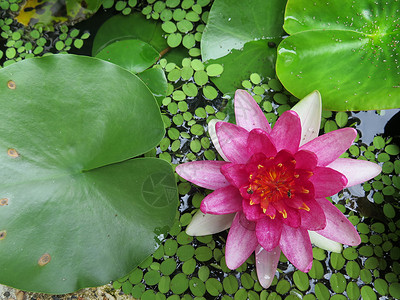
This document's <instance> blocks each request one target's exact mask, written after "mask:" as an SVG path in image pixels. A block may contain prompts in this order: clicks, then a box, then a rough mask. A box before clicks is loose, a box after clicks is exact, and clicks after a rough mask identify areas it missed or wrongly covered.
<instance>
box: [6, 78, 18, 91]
mask: <svg viewBox="0 0 400 300" xmlns="http://www.w3.org/2000/svg"><path fill="white" fill-rule="evenodd" d="M7 87H8V88H9V89H10V90H15V89H16V88H17V85H16V84H15V82H14V81H12V80H9V81H8V82H7Z"/></svg>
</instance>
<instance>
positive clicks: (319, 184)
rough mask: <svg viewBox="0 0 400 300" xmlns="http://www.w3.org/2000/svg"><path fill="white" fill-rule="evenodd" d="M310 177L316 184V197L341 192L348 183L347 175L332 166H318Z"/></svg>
mask: <svg viewBox="0 0 400 300" xmlns="http://www.w3.org/2000/svg"><path fill="white" fill-rule="evenodd" d="M313 173H314V175H313V176H311V178H310V179H309V180H310V181H311V182H312V183H313V185H314V191H315V197H316V198H322V197H329V196H332V195H335V194H336V193H338V192H340V191H341V190H342V189H343V188H344V187H345V186H346V184H347V179H346V177H345V176H344V175H343V174H342V173H339V172H338V171H335V170H333V169H331V168H326V167H317V168H315V169H314V170H313Z"/></svg>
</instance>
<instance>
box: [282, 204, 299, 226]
mask: <svg viewBox="0 0 400 300" xmlns="http://www.w3.org/2000/svg"><path fill="white" fill-rule="evenodd" d="M286 212H287V217H286V218H283V217H282V221H283V224H286V225H288V226H290V227H293V228H298V227H300V224H301V218H300V213H299V211H298V209H294V208H291V207H289V206H287V207H286Z"/></svg>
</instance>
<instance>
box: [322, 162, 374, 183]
mask: <svg viewBox="0 0 400 300" xmlns="http://www.w3.org/2000/svg"><path fill="white" fill-rule="evenodd" d="M328 167H329V168H332V169H334V170H336V171H338V172H340V173H342V174H343V175H344V176H346V178H347V180H348V182H347V185H346V187H349V186H353V185H356V184H359V183H362V182H365V181H367V180H370V179H371V178H374V177H375V176H377V175H378V174H379V173H381V171H382V168H381V167H380V166H379V165H378V164H376V163H373V162H370V161H366V160H360V159H351V158H338V159H337V160H335V161H333V162H331V163H330V164H329V165H328Z"/></svg>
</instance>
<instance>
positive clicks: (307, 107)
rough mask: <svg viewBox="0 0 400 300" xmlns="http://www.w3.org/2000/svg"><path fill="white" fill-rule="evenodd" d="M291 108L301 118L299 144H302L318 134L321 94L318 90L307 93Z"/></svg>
mask: <svg viewBox="0 0 400 300" xmlns="http://www.w3.org/2000/svg"><path fill="white" fill-rule="evenodd" d="M292 110H293V111H295V112H296V113H297V114H298V115H299V117H300V120H301V127H302V129H301V141H300V146H302V145H304V144H305V143H307V142H309V141H311V140H312V139H315V138H316V137H317V136H318V132H319V127H320V124H321V112H322V100H321V94H320V93H319V92H318V91H314V92H312V93H310V94H308V95H307V96H305V97H304V98H303V99H302V100H300V101H299V102H298V103H297V104H296V105H295V106H293V108H292Z"/></svg>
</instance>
